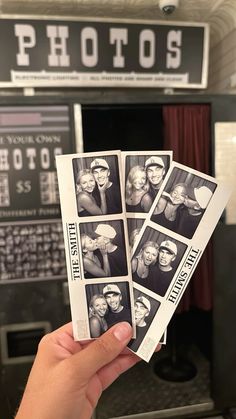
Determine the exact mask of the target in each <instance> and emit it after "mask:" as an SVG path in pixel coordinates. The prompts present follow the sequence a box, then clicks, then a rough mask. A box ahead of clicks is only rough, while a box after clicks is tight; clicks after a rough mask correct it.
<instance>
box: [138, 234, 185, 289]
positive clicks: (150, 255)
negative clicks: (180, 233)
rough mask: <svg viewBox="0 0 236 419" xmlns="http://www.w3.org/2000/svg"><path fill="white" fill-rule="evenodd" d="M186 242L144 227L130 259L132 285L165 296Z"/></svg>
mask: <svg viewBox="0 0 236 419" xmlns="http://www.w3.org/2000/svg"><path fill="white" fill-rule="evenodd" d="M186 249H187V245H186V244H184V243H181V242H180V241H178V240H176V239H173V238H172V237H170V236H169V235H167V234H166V233H163V232H160V231H158V230H155V229H153V228H151V227H149V226H148V227H146V229H145V231H144V232H143V234H142V238H141V240H140V241H139V243H138V246H137V247H136V250H135V253H134V255H133V257H132V260H131V267H132V278H133V281H134V283H135V284H139V285H141V286H142V287H144V288H147V289H149V290H150V291H152V292H154V293H155V294H158V296H161V297H164V296H165V294H166V292H167V290H168V288H169V286H170V283H171V281H172V279H173V277H174V275H175V272H176V269H177V267H178V265H179V263H180V261H181V260H182V257H183V254H184V252H185V251H186Z"/></svg>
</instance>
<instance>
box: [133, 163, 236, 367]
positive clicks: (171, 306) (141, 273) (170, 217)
mask: <svg viewBox="0 0 236 419" xmlns="http://www.w3.org/2000/svg"><path fill="white" fill-rule="evenodd" d="M230 192H231V191H230V188H228V187H227V186H226V185H223V184H222V183H219V182H217V180H216V179H215V178H213V177H210V176H208V175H205V174H203V173H200V172H198V171H196V170H194V169H191V168H188V167H186V166H183V165H181V164H179V163H176V162H172V164H171V167H170V169H169V172H168V175H167V176H166V178H165V180H164V182H163V184H162V186H161V188H160V191H159V192H158V194H157V196H156V199H155V201H154V202H153V205H152V207H151V209H150V212H149V213H148V215H147V218H146V220H145V221H144V223H143V226H142V228H141V231H140V232H139V234H138V237H137V240H136V241H135V242H134V245H133V251H132V255H131V266H132V277H133V284H134V295H137V294H136V293H137V292H140V293H143V295H145V299H146V300H144V301H146V308H147V309H148V310H149V304H148V303H147V300H149V301H150V304H151V301H152V300H151V299H154V301H155V302H156V303H157V306H158V308H157V310H156V314H155V315H154V317H153V319H152V322H151V324H149V327H148V328H147V329H146V333H142V339H139V342H140V344H139V346H138V347H137V345H135V352H136V353H137V355H138V356H140V357H141V358H142V359H144V360H145V361H147V362H148V361H149V360H150V358H151V356H152V354H153V352H154V351H155V348H156V346H157V344H158V343H159V341H160V339H161V337H162V335H163V333H164V331H165V330H166V328H167V325H168V323H169V321H170V319H171V317H172V315H173V314H174V311H175V310H176V308H177V305H178V303H179V302H180V299H181V297H182V295H183V293H184V291H185V289H186V287H187V284H188V282H189V280H190V278H191V276H192V274H193V272H194V270H195V268H196V266H197V264H198V262H199V260H200V257H201V255H202V253H203V251H204V249H205V247H206V245H207V243H208V241H209V239H210V237H211V235H212V233H213V231H214V228H215V226H216V224H217V222H218V221H219V219H220V216H221V214H222V212H223V210H224V208H225V206H226V203H227V201H228V199H229V196H230ZM144 305H145V304H144ZM147 306H148V307H147ZM136 310H137V309H136ZM136 317H137V314H136ZM136 321H137V320H136ZM143 330H144V329H143ZM136 333H137V337H138V333H139V331H138V328H137V332H136ZM131 349H132V348H131Z"/></svg>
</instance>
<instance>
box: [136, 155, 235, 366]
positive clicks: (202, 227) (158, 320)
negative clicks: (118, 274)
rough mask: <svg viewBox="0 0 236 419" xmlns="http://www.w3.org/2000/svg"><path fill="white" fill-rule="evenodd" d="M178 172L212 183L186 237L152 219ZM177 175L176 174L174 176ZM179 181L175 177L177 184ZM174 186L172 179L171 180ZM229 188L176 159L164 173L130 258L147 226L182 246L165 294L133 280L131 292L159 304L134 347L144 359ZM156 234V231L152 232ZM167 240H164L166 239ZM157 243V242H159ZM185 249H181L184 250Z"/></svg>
mask: <svg viewBox="0 0 236 419" xmlns="http://www.w3.org/2000/svg"><path fill="white" fill-rule="evenodd" d="M179 171H184V172H186V173H187V175H188V174H189V177H191V176H192V177H194V176H196V178H200V179H201V180H202V184H207V185H211V184H212V185H213V186H214V187H213V190H212V192H213V194H212V196H211V198H210V200H209V202H208V205H207V207H206V209H205V212H204V214H203V216H202V218H201V220H200V222H199V224H198V226H197V228H196V230H195V233H194V234H193V236H192V239H188V238H186V237H184V236H182V235H180V234H177V233H176V232H174V231H171V230H170V229H167V228H165V227H164V226H161V225H160V224H157V223H156V222H154V221H152V220H151V217H152V215H153V212H154V210H155V208H156V206H157V203H158V201H159V199H160V198H161V195H162V193H163V192H164V194H165V187H166V185H167V186H168V182H169V185H170V182H173V179H175V177H173V175H174V174H177V175H178V172H179ZM177 178H178V177H177ZM177 183H179V182H178V180H177V181H176V184H177ZM172 184H173V185H174V182H173V183H172ZM230 193H231V191H230V188H229V187H228V186H226V185H224V184H222V183H219V182H218V181H217V180H216V179H215V178H213V177H210V176H208V175H205V174H203V173H201V172H198V171H196V170H194V169H191V168H189V167H187V166H184V165H181V164H179V163H176V162H172V164H171V166H170V169H169V171H168V174H167V176H166V177H165V180H164V182H163V184H162V187H161V189H160V191H159V193H158V195H157V196H156V199H155V201H154V203H153V205H152V207H151V209H150V211H149V213H148V215H147V218H146V220H145V222H144V224H143V227H142V229H141V231H140V234H139V238H138V240H137V241H136V242H135V245H134V248H133V252H132V257H131V259H132V258H133V257H134V256H135V253H136V250H138V248H140V245H141V244H142V240H144V238H145V234H147V229H152V230H153V231H154V232H156V234H157V235H161V237H168V239H170V240H171V239H172V240H173V241H174V242H175V243H176V244H177V248H178V243H179V244H180V248H181V249H182V257H181V259H180V261H179V263H178V266H177V268H176V270H175V272H174V274H173V278H172V280H171V282H170V284H169V286H168V288H167V290H166V292H165V294H164V296H160V295H158V294H157V293H155V292H153V291H151V290H150V289H148V288H146V287H145V286H142V285H140V284H137V283H135V282H133V286H134V292H135V289H136V290H138V291H139V292H142V293H143V294H145V296H146V297H147V298H149V297H150V298H151V299H155V300H156V301H158V302H159V303H160V304H159V307H158V308H157V311H156V314H155V316H154V318H153V320H152V322H151V324H150V326H149V327H148V329H147V332H146V334H145V336H144V337H143V339H142V340H141V342H140V345H139V347H138V348H136V349H135V351H134V352H135V353H136V354H137V355H138V356H139V357H141V358H142V359H144V360H145V361H147V362H148V361H149V360H150V358H151V356H152V354H153V352H154V351H155V348H156V346H157V344H158V342H159V341H160V339H161V337H162V335H163V333H164V331H165V330H166V328H167V325H168V323H169V321H170V319H171V317H172V315H173V314H174V312H175V310H176V308H177V305H178V303H179V302H180V299H181V297H182V295H183V293H184V291H185V289H186V287H187V285H188V283H189V280H190V278H191V276H192V274H193V272H194V270H195V268H196V266H197V264H198V262H199V259H200V257H201V255H202V253H203V251H204V249H205V247H206V245H207V243H208V241H209V239H210V237H211V235H212V233H213V231H214V228H215V226H216V224H217V222H218V220H219V218H220V216H221V214H222V212H223V210H224V208H225V206H226V203H227V201H228V199H229V196H230ZM154 234H155V233H154ZM165 240H166V239H165ZM159 244H160V243H159ZM183 249H184V250H183ZM129 347H130V349H131V350H132V344H131V345H129Z"/></svg>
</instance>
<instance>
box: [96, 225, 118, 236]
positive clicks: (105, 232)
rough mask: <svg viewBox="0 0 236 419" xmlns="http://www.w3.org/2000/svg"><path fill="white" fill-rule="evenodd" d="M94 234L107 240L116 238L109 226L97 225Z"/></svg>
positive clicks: (114, 232)
mask: <svg viewBox="0 0 236 419" xmlns="http://www.w3.org/2000/svg"><path fill="white" fill-rule="evenodd" d="M95 233H96V234H98V235H99V236H103V237H107V238H108V239H114V237H116V230H115V229H114V228H113V227H112V226H110V225H109V224H98V226H97V228H96V230H95Z"/></svg>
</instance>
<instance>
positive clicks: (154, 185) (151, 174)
mask: <svg viewBox="0 0 236 419" xmlns="http://www.w3.org/2000/svg"><path fill="white" fill-rule="evenodd" d="M145 169H146V173H147V178H148V180H149V184H150V189H149V191H148V192H149V194H150V196H151V198H152V200H153V201H154V199H155V198H156V195H157V193H158V192H159V189H160V187H161V185H162V182H163V179H164V176H165V164H164V161H163V160H162V158H161V157H159V156H151V157H149V159H147V160H146V162H145Z"/></svg>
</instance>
